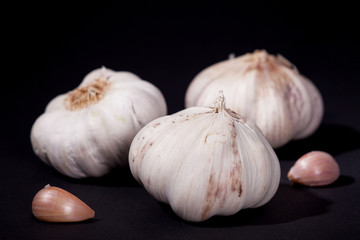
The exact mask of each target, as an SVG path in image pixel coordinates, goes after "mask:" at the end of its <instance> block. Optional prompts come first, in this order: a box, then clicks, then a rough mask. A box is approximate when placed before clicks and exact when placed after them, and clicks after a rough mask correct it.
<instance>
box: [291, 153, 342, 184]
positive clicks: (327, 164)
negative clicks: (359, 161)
mask: <svg viewBox="0 0 360 240" xmlns="http://www.w3.org/2000/svg"><path fill="white" fill-rule="evenodd" d="M339 176H340V168H339V165H338V164H337V162H336V160H335V159H334V158H333V157H332V156H331V155H330V154H328V153H326V152H323V151H312V152H309V153H307V154H305V155H303V156H302V157H301V158H299V159H298V160H297V161H296V162H295V164H294V166H292V167H291V169H290V171H289V172H288V178H289V179H290V181H291V182H293V183H298V184H302V185H305V186H310V187H316V186H326V185H329V184H331V183H333V182H335V181H336V179H338V178H339Z"/></svg>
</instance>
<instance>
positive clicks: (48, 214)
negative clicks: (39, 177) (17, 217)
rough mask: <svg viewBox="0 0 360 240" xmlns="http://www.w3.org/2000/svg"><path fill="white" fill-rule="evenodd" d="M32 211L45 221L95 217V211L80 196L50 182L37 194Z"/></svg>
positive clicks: (70, 220) (78, 219)
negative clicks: (53, 185) (51, 184)
mask: <svg viewBox="0 0 360 240" xmlns="http://www.w3.org/2000/svg"><path fill="white" fill-rule="evenodd" d="M32 212H33V214H34V216H35V217H36V218H37V219H39V220H41V221H45V222H80V221H84V220H88V219H91V218H94V217H95V211H94V210H92V209H91V208H90V207H89V206H88V205H87V204H86V203H84V202H83V201H81V200H80V199H79V198H78V197H76V196H75V195H73V194H71V193H69V192H68V191H65V190H64V189H61V188H58V187H52V186H50V185H49V184H48V185H46V186H45V187H44V188H43V189H41V190H40V191H39V192H38V193H37V194H36V195H35V197H34V199H33V201H32Z"/></svg>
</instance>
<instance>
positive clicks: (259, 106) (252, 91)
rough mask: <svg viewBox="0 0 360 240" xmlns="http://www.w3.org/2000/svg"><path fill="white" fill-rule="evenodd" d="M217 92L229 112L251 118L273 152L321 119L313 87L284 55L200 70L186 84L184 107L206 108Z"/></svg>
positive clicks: (259, 55) (262, 54)
mask: <svg viewBox="0 0 360 240" xmlns="http://www.w3.org/2000/svg"><path fill="white" fill-rule="evenodd" d="M219 90H223V92H224V94H225V95H226V97H227V99H228V102H229V104H228V107H229V108H231V109H232V110H234V111H235V112H237V113H239V114H241V115H242V116H246V117H248V118H252V119H254V120H255V122H256V124H257V125H258V126H259V128H260V129H261V130H262V132H263V134H264V135H265V137H266V139H267V140H268V141H269V142H270V144H271V146H272V147H274V148H277V147H280V146H283V145H285V144H286V143H288V142H289V141H290V140H292V139H301V138H305V137H307V136H309V135H311V134H312V133H313V132H314V131H315V130H316V129H317V128H318V126H319V124H320V122H321V119H322V116H323V101H322V97H321V95H320V93H319V91H318V90H317V88H316V87H315V85H314V84H313V83H312V82H311V81H310V80H308V79H307V78H305V77H304V76H302V75H301V74H300V73H299V72H298V71H297V70H296V68H295V67H294V66H293V65H292V64H291V63H290V62H289V61H287V60H286V59H285V58H284V57H282V56H280V55H278V56H276V57H275V56H273V55H270V54H268V53H267V52H266V51H265V50H261V51H255V52H254V53H248V54H245V55H243V56H240V57H237V58H234V57H231V58H229V59H228V60H225V61H222V62H220V63H217V64H214V65H212V66H210V67H208V68H206V69H204V70H203V71H202V72H200V73H199V74H198V75H197V76H196V77H195V78H194V79H193V81H192V82H191V83H190V86H189V87H188V89H187V92H186V96H185V105H186V107H192V106H209V104H211V102H212V101H213V99H214V96H216V95H217V93H218V91H219Z"/></svg>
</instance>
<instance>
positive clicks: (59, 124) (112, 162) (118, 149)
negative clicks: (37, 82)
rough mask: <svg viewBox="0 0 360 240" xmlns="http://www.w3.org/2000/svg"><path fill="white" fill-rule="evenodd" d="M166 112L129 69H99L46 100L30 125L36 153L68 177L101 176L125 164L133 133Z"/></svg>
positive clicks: (149, 87)
mask: <svg viewBox="0 0 360 240" xmlns="http://www.w3.org/2000/svg"><path fill="white" fill-rule="evenodd" d="M165 114H166V103H165V99H164V97H163V95H162V94H161V92H160V91H159V90H158V89H157V88H156V87H155V86H154V85H152V84H151V83H149V82H146V81H143V80H141V79H140V78H139V77H138V76H136V75H134V74H132V73H130V72H115V71H113V70H110V69H106V68H101V69H96V70H94V71H92V72H90V73H89V74H88V75H87V76H85V78H84V80H83V81H82V83H81V84H80V86H79V87H78V88H76V89H75V90H73V91H70V92H68V93H66V94H62V95H59V96H57V97H55V98H54V99H53V100H51V101H50V102H49V104H48V105H47V107H46V109H45V112H44V113H43V114H42V115H41V116H40V117H38V119H37V120H36V121H35V123H34V125H33V127H32V129H31V143H32V146H33V149H34V151H35V153H36V155H37V156H39V158H40V159H41V160H42V161H44V162H45V163H47V164H49V165H51V166H53V167H54V168H55V169H56V170H58V171H59V172H61V173H63V174H65V175H67V176H70V177H73V178H84V177H100V176H102V175H104V174H106V173H108V172H109V171H110V170H111V169H112V168H113V167H115V166H125V165H128V161H127V157H128V152H129V148H130V144H131V141H132V139H133V138H134V136H135V134H136V133H137V132H138V131H139V130H140V129H141V128H142V127H143V126H144V125H145V124H146V123H148V122H150V121H152V120H153V119H155V118H158V117H160V116H163V115H165Z"/></svg>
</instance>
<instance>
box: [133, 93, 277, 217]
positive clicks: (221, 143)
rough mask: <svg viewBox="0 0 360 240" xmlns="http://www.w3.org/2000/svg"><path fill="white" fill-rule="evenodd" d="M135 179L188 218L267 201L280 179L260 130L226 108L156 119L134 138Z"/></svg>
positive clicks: (225, 212) (220, 102)
mask: <svg viewBox="0 0 360 240" xmlns="http://www.w3.org/2000/svg"><path fill="white" fill-rule="evenodd" d="M129 164H130V170H131V173H132V174H133V176H134V178H135V179H136V180H137V181H138V182H139V183H141V184H142V185H143V186H144V187H145V189H146V190H147V191H148V192H149V193H150V194H151V195H152V196H153V197H154V198H156V199H157V200H159V201H161V202H165V203H167V204H169V205H170V206H171V207H172V209H173V210H174V212H175V213H176V214H177V215H178V216H179V217H181V218H182V219H185V220H187V221H193V222H199V221H204V220H206V219H208V218H210V217H211V216H214V215H232V214H235V213H237V212H238V211H240V210H241V209H244V208H256V207H260V206H262V205H264V204H265V203H267V202H268V201H269V200H270V199H271V198H272V197H273V196H274V194H275V193H276V191H277V189H278V186H279V181H280V166H279V161H278V158H277V156H276V154H275V153H274V151H273V149H272V148H271V146H270V144H269V143H268V142H267V140H266V139H265V137H264V136H263V135H262V133H261V131H260V130H259V129H258V127H257V126H256V125H255V123H254V122H253V121H252V120H246V119H245V118H243V117H241V116H239V115H238V114H236V113H235V112H233V111H231V110H230V109H227V108H226V107H225V99H224V97H223V96H222V95H220V96H219V97H218V99H217V102H216V107H212V108H210V107H192V108H188V109H185V110H182V111H180V112H178V113H175V114H172V115H169V116H164V117H161V118H158V119H156V120H154V121H152V122H150V123H149V124H147V125H146V126H145V127H144V128H143V129H142V130H140V131H139V133H138V134H137V135H136V137H135V138H134V140H133V142H132V144H131V147H130V153H129Z"/></svg>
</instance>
